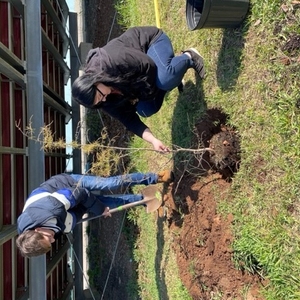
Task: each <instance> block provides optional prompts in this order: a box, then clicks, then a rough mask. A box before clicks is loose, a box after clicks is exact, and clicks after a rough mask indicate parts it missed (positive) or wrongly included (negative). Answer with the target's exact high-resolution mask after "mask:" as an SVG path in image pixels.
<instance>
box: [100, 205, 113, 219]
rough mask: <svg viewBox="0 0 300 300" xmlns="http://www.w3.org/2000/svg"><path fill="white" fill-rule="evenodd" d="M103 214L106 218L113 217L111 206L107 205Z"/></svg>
mask: <svg viewBox="0 0 300 300" xmlns="http://www.w3.org/2000/svg"><path fill="white" fill-rule="evenodd" d="M102 216H104V218H107V217H111V213H110V211H109V207H105V209H104V212H103V214H102Z"/></svg>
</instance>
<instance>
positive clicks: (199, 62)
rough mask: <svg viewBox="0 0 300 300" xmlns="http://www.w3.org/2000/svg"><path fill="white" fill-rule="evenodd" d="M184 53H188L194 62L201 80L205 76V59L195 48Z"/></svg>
mask: <svg viewBox="0 0 300 300" xmlns="http://www.w3.org/2000/svg"><path fill="white" fill-rule="evenodd" d="M182 52H183V53H185V52H188V53H189V54H190V56H191V58H192V61H193V62H194V69H195V71H196V72H197V73H198V75H199V76H200V78H201V79H203V78H204V76H205V68H204V59H203V57H202V56H201V55H200V53H199V52H198V51H197V50H196V49H195V48H190V49H187V50H184V51H182Z"/></svg>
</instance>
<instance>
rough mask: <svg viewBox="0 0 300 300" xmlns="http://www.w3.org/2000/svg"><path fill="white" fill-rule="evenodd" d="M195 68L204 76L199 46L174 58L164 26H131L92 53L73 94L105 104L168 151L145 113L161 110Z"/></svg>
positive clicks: (96, 105) (87, 102)
mask: <svg viewBox="0 0 300 300" xmlns="http://www.w3.org/2000/svg"><path fill="white" fill-rule="evenodd" d="M190 68H193V69H194V70H195V71H196V72H197V74H198V75H199V77H200V78H201V79H203V78H204V76H205V68H204V60H203V57H202V56H201V55H200V54H199V52H198V51H197V50H196V49H194V48H189V49H186V50H183V51H182V53H181V54H179V55H176V56H175V55H174V50H173V46H172V43H171V41H170V39H169V37H168V36H167V34H166V33H165V32H164V31H163V30H162V29H160V28H157V27H155V26H139V27H132V28H129V29H128V30H126V31H125V32H124V33H123V34H122V35H120V36H119V37H117V38H115V39H113V40H111V41H110V42H108V43H107V44H106V45H105V46H103V47H101V48H95V49H92V50H90V51H89V53H88V55H87V59H86V65H85V67H84V72H83V74H82V75H81V76H79V77H78V78H77V79H76V80H75V81H74V83H73V84H72V96H73V98H74V99H75V100H76V101H77V102H78V103H80V104H81V105H83V106H85V107H89V108H92V109H99V108H101V109H102V110H104V111H105V112H107V113H108V114H110V115H111V116H112V117H114V118H116V119H117V120H119V121H120V122H121V123H123V125H124V126H125V127H126V128H127V129H128V130H129V131H131V132H133V133H134V134H136V135H137V136H139V137H141V138H143V139H144V140H145V141H147V142H149V143H151V144H152V146H153V148H154V150H156V151H159V152H169V148H168V147H167V146H165V145H164V143H163V142H162V141H160V140H159V139H157V138H156V137H155V136H154V134H153V133H152V132H151V130H150V128H149V127H148V126H147V125H145V124H144V123H143V122H142V120H141V119H140V116H142V117H150V116H151V115H153V114H155V113H157V112H158V111H159V110H160V108H161V106H162V104H163V100H164V98H165V95H166V93H167V92H168V91H171V90H172V89H174V88H176V87H180V86H182V79H183V76H184V75H185V73H186V72H187V70H188V69H190Z"/></svg>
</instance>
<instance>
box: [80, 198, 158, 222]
mask: <svg viewBox="0 0 300 300" xmlns="http://www.w3.org/2000/svg"><path fill="white" fill-rule="evenodd" d="M154 199H155V197H153V198H150V199H143V200H140V201H136V202H131V203H127V204H124V205H121V206H118V207H116V208H112V209H110V210H109V212H110V213H111V214H113V213H115V212H118V211H122V210H124V209H127V208H130V207H133V206H137V205H141V204H143V203H147V202H149V201H152V200H154ZM101 217H103V215H99V216H94V217H87V218H84V219H81V220H80V221H78V222H77V223H76V224H80V223H83V222H85V221H90V220H94V219H97V218H101Z"/></svg>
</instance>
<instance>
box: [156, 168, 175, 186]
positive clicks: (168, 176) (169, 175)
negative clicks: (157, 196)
mask: <svg viewBox="0 0 300 300" xmlns="http://www.w3.org/2000/svg"><path fill="white" fill-rule="evenodd" d="M157 176H158V179H157V182H158V183H159V182H166V183H170V182H173V181H174V173H173V172H172V171H170V170H164V171H160V172H158V173H157Z"/></svg>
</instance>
